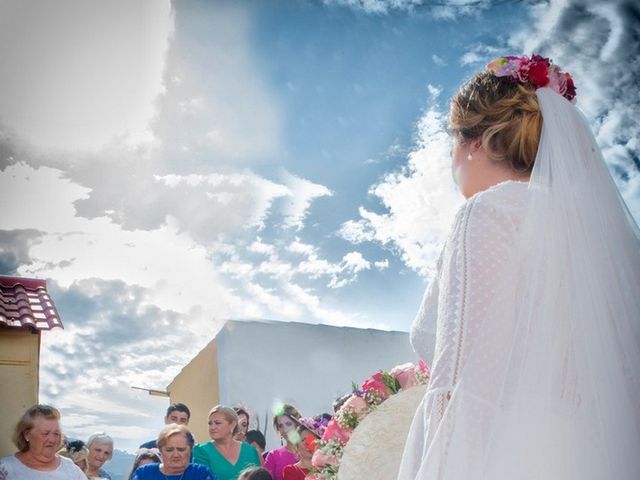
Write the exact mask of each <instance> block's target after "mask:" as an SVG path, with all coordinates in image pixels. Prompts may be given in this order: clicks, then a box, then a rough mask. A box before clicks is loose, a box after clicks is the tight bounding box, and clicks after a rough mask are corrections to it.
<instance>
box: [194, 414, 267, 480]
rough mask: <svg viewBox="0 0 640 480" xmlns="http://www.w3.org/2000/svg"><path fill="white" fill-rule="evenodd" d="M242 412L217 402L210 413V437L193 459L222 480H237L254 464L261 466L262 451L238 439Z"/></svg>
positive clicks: (196, 447) (195, 450)
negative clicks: (236, 435) (240, 413)
mask: <svg viewBox="0 0 640 480" xmlns="http://www.w3.org/2000/svg"><path fill="white" fill-rule="evenodd" d="M237 431H238V415H237V414H236V412H235V410H234V409H233V408H231V407H227V406H224V405H216V406H215V407H213V408H212V409H211V411H210V412H209V438H210V439H211V441H209V442H206V443H200V444H198V445H196V446H195V447H194V448H193V461H194V462H195V463H200V464H202V465H206V466H207V467H209V469H210V470H211V472H212V473H214V474H215V475H216V476H217V477H218V478H219V479H220V480H236V478H238V475H239V474H240V472H241V471H242V470H243V469H245V468H246V467H249V466H251V465H255V466H259V465H260V458H259V457H258V452H256V449H255V448H253V447H252V446H251V445H249V444H248V443H245V442H239V441H238V440H235V439H234V438H233V436H234V435H235V434H236V433H237Z"/></svg>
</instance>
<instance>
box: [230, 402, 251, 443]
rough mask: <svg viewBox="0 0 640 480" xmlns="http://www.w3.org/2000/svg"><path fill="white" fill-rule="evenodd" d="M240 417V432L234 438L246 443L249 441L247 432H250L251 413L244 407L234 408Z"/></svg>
mask: <svg viewBox="0 0 640 480" xmlns="http://www.w3.org/2000/svg"><path fill="white" fill-rule="evenodd" d="M233 409H234V410H235V411H236V415H238V432H237V433H236V434H235V436H234V437H233V438H235V439H236V440H238V441H239V442H245V441H246V439H247V431H248V430H249V420H250V417H249V412H248V411H247V409H246V408H244V407H233Z"/></svg>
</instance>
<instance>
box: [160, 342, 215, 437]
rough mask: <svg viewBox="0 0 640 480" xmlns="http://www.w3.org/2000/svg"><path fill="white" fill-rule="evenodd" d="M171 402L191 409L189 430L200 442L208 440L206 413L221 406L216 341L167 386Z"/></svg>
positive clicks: (203, 350)
mask: <svg viewBox="0 0 640 480" xmlns="http://www.w3.org/2000/svg"><path fill="white" fill-rule="evenodd" d="M167 390H168V391H169V398H170V401H171V403H177V402H181V403H184V404H185V405H187V406H188V407H189V410H190V411H191V419H190V421H189V429H190V430H191V432H192V433H193V434H194V435H195V437H196V440H197V441H198V442H203V441H206V440H207V439H208V438H209V433H208V429H207V421H208V418H207V413H208V412H209V410H211V407H213V406H214V405H217V404H218V403H219V395H218V359H217V346H216V341H215V340H213V341H211V342H210V343H209V344H208V345H207V346H206V347H205V348H204V349H202V350H201V351H200V353H198V355H196V356H195V357H194V358H193V360H191V362H189V363H188V364H187V365H186V366H185V367H184V368H183V369H182V371H181V372H180V373H179V374H178V376H176V378H175V379H174V380H173V382H171V384H170V385H169V386H168V388H167Z"/></svg>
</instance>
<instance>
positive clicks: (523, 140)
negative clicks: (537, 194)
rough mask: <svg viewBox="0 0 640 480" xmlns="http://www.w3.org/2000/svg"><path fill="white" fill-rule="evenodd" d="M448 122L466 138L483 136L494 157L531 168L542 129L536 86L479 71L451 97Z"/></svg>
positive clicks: (520, 168)
mask: <svg viewBox="0 0 640 480" xmlns="http://www.w3.org/2000/svg"><path fill="white" fill-rule="evenodd" d="M449 124H450V127H451V130H452V131H453V133H454V135H459V136H460V138H461V140H463V141H469V140H472V139H475V138H481V139H482V147H483V148H484V149H485V151H486V152H487V153H488V154H489V157H490V158H492V159H493V160H495V161H500V162H505V163H506V164H507V165H508V166H509V167H511V169H513V170H514V171H516V172H522V173H530V172H531V169H532V168H533V163H534V161H535V158H536V153H537V152H538V143H539V142H540V132H541V130H542V114H541V112H540V105H539V103H538V98H537V96H536V92H535V90H534V89H533V88H531V87H526V86H522V85H519V84H517V83H514V82H513V81H511V80H510V79H509V78H505V77H496V76H495V75H493V74H492V73H491V72H486V71H485V72H480V73H478V74H476V75H474V76H473V77H471V79H469V81H467V82H466V83H465V84H464V85H463V86H462V87H461V88H460V90H458V92H457V93H456V94H455V95H454V96H453V98H452V99H451V110H450V116H449Z"/></svg>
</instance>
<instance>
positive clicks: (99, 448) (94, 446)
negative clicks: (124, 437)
mask: <svg viewBox="0 0 640 480" xmlns="http://www.w3.org/2000/svg"><path fill="white" fill-rule="evenodd" d="M87 448H88V449H89V457H88V459H87V460H88V461H87V463H88V466H87V471H86V474H87V477H89V478H90V479H98V478H100V479H105V478H106V479H107V480H111V475H109V474H108V473H107V472H106V471H104V470H103V469H102V466H103V465H104V464H105V462H107V461H108V460H111V457H112V456H113V439H112V438H111V437H110V436H109V435H107V434H106V433H94V434H93V435H91V436H90V437H89V440H87Z"/></svg>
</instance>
